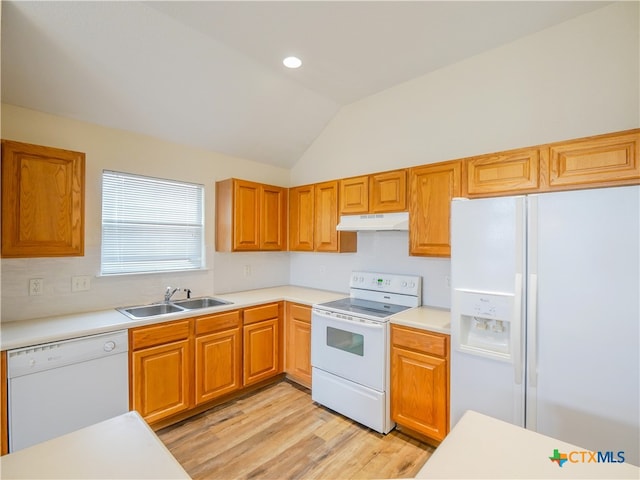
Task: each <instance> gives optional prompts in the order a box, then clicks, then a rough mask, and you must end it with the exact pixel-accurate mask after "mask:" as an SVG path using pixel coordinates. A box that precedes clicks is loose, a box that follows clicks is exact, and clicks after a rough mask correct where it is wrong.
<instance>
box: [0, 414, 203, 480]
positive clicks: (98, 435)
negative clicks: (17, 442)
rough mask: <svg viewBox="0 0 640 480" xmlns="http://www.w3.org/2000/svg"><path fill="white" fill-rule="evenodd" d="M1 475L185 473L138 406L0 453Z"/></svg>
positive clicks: (149, 475)
mask: <svg viewBox="0 0 640 480" xmlns="http://www.w3.org/2000/svg"><path fill="white" fill-rule="evenodd" d="M0 472H2V478H3V479H14V478H16V479H17V478H29V479H35V478H37V479H49V478H60V479H71V478H84V479H88V478H105V479H107V478H109V479H119V478H127V479H133V478H135V479H145V478H149V479H188V478H190V477H189V475H188V474H187V472H185V471H184V469H183V468H182V466H181V465H180V464H179V463H178V462H177V460H176V459H175V458H174V457H173V455H171V453H170V452H169V450H168V449H167V448H166V447H165V446H164V444H163V443H162V442H161V441H160V439H159V438H158V437H157V436H156V434H155V433H154V432H153V430H151V428H150V427H149V426H148V425H147V424H146V423H145V421H144V420H143V419H142V418H141V417H140V415H139V414H138V413H137V412H128V413H125V414H123V415H120V416H118V417H114V418H112V419H109V420H106V421H104V422H100V423H96V424H95V425H91V426H89V427H86V428H82V429H80V430H76V431H75V432H71V433H68V434H66V435H63V436H61V437H57V438H54V439H52V440H48V441H46V442H42V443H39V444H37V445H33V446H32V447H29V448H25V449H23V450H19V451H17V452H14V453H11V454H9V455H5V456H3V457H0Z"/></svg>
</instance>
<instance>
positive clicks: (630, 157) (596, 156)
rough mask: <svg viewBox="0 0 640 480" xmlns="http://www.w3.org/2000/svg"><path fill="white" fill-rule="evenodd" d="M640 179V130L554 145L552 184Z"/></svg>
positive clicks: (563, 185) (620, 182)
mask: <svg viewBox="0 0 640 480" xmlns="http://www.w3.org/2000/svg"><path fill="white" fill-rule="evenodd" d="M637 183H640V130H632V131H627V132H621V133H616V134H611V135H600V136H597V137H591V138H585V139H581V140H575V141H571V142H562V143H559V144H554V145H551V147H550V158H549V187H550V188H552V189H553V188H558V189H563V188H577V187H580V186H583V187H590V186H591V187H599V186H608V185H625V184H637Z"/></svg>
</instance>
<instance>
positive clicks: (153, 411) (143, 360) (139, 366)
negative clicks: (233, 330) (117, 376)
mask: <svg viewBox="0 0 640 480" xmlns="http://www.w3.org/2000/svg"><path fill="white" fill-rule="evenodd" d="M190 333H191V321H190V320H181V321H177V322H171V323H169V324H166V325H158V326H156V325H154V326H151V327H141V328H139V329H133V330H131V331H130V346H131V349H132V351H131V362H130V368H131V408H132V409H133V410H137V411H138V412H139V413H140V415H142V417H143V418H144V419H145V420H146V421H147V422H148V423H154V422H157V421H159V420H162V419H164V418H167V417H170V416H172V415H176V414H178V413H181V412H184V411H186V410H189V409H190V408H191V407H192V406H193V399H192V393H191V391H192V388H191V384H192V378H193V367H192V364H193V360H192V350H193V347H192V339H191V335H190Z"/></svg>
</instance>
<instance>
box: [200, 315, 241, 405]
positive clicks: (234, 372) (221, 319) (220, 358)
mask: <svg viewBox="0 0 640 480" xmlns="http://www.w3.org/2000/svg"><path fill="white" fill-rule="evenodd" d="M195 329H196V339H195V403H196V405H200V404H202V403H206V402H209V401H211V400H214V399H216V398H218V397H221V396H223V395H226V394H228V393H232V392H235V391H236V390H239V389H240V388H242V330H241V319H240V311H238V310H235V311H233V312H225V313H220V314H217V315H207V316H205V317H200V318H196V320H195Z"/></svg>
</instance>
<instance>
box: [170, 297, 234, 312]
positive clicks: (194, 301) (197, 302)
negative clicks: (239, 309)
mask: <svg viewBox="0 0 640 480" xmlns="http://www.w3.org/2000/svg"><path fill="white" fill-rule="evenodd" d="M230 303H231V302H227V301H226V300H220V299H218V298H213V297H202V298H191V299H188V300H178V301H175V302H173V304H174V305H178V306H180V307H182V308H186V309H187V310H195V309H198V308H209V307H219V306H220V305H229V304H230Z"/></svg>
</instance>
